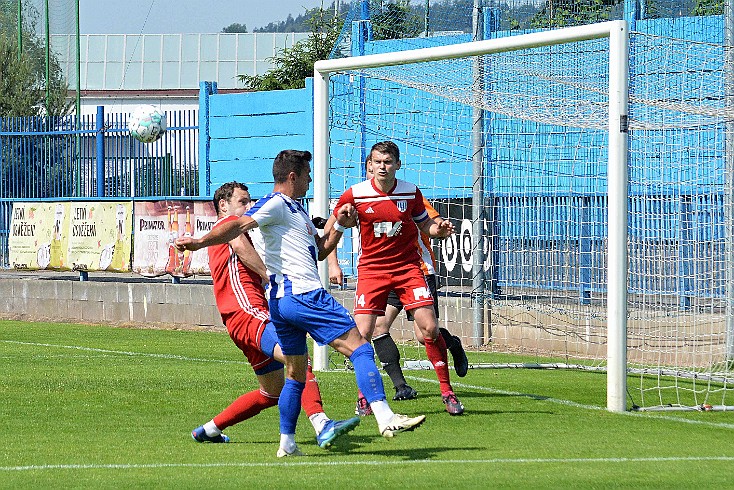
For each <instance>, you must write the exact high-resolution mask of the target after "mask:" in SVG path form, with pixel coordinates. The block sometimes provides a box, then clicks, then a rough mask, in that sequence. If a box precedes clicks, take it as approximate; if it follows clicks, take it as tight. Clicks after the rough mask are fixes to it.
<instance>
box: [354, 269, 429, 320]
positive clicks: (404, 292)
mask: <svg viewBox="0 0 734 490" xmlns="http://www.w3.org/2000/svg"><path fill="white" fill-rule="evenodd" d="M391 291H395V296H396V297H397V299H398V301H399V302H400V304H401V305H402V306H403V307H404V308H405V309H406V310H407V311H410V310H414V309H416V308H420V307H421V306H431V305H432V304H433V295H432V293H431V289H430V287H429V285H428V284H427V282H426V277H425V276H424V275H423V271H422V270H421V269H420V267H418V266H416V267H415V268H413V269H410V270H408V271H402V272H398V273H395V274H390V273H387V272H379V273H374V272H364V271H361V270H358V271H357V290H356V291H355V296H354V314H355V315H377V316H383V315H384V314H385V307H386V306H387V298H388V296H389V295H390V292H391Z"/></svg>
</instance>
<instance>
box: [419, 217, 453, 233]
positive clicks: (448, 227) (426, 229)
mask: <svg viewBox="0 0 734 490" xmlns="http://www.w3.org/2000/svg"><path fill="white" fill-rule="evenodd" d="M439 219H440V218H439ZM419 228H420V230H421V231H422V232H423V233H425V234H426V235H428V236H430V237H431V238H446V237H447V236H451V235H453V234H454V225H453V223H451V221H449V220H447V219H446V220H445V219H440V221H434V220H433V219H431V218H429V219H427V220H425V221H424V222H423V223H421V224H420V225H419Z"/></svg>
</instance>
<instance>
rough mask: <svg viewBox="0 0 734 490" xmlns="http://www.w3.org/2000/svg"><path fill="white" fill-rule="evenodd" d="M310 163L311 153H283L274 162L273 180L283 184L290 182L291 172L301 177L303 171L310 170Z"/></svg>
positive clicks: (297, 151) (291, 151) (296, 151)
mask: <svg viewBox="0 0 734 490" xmlns="http://www.w3.org/2000/svg"><path fill="white" fill-rule="evenodd" d="M310 161H311V152H310V151H300V150H283V151H281V152H280V153H278V156H277V157H275V161H274V162H273V179H275V183H276V184H282V183H283V182H285V181H286V180H288V174H290V173H291V172H295V173H296V175H298V176H299V177H300V176H301V174H302V173H303V171H304V170H306V169H308V164H309V162H310Z"/></svg>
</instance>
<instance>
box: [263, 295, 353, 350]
mask: <svg viewBox="0 0 734 490" xmlns="http://www.w3.org/2000/svg"><path fill="white" fill-rule="evenodd" d="M269 304H270V319H271V321H272V322H273V324H274V325H275V330H276V331H277V332H278V338H279V339H280V348H281V349H282V350H283V354H286V355H289V356H297V355H300V354H305V353H306V352H307V347H306V334H307V333H308V334H309V335H310V336H311V337H312V338H313V339H314V340H315V341H316V342H317V343H318V344H319V345H326V344H330V343H331V342H333V341H334V340H335V339H337V338H338V337H341V336H342V335H344V334H345V333H347V332H348V331H349V330H351V329H352V328H357V325H356V324H355V323H354V318H352V315H350V314H349V312H348V311H347V309H346V308H344V307H343V306H342V305H341V304H339V303H338V302H337V301H336V300H335V299H334V298H333V297H332V296H331V295H330V294H329V293H327V292H326V290H324V289H323V288H320V289H316V290H314V291H310V292H308V293H303V294H292V295H287V296H283V297H282V298H277V299H271V300H270V303H269Z"/></svg>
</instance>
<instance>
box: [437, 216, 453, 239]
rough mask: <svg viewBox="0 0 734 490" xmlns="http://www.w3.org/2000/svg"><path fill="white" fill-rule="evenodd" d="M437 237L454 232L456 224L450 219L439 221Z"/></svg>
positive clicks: (444, 236)
mask: <svg viewBox="0 0 734 490" xmlns="http://www.w3.org/2000/svg"><path fill="white" fill-rule="evenodd" d="M437 225H438V226H437V227H436V238H446V237H447V236H451V235H453V234H454V224H453V223H452V222H451V221H449V220H447V219H446V220H443V221H441V222H440V223H437Z"/></svg>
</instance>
